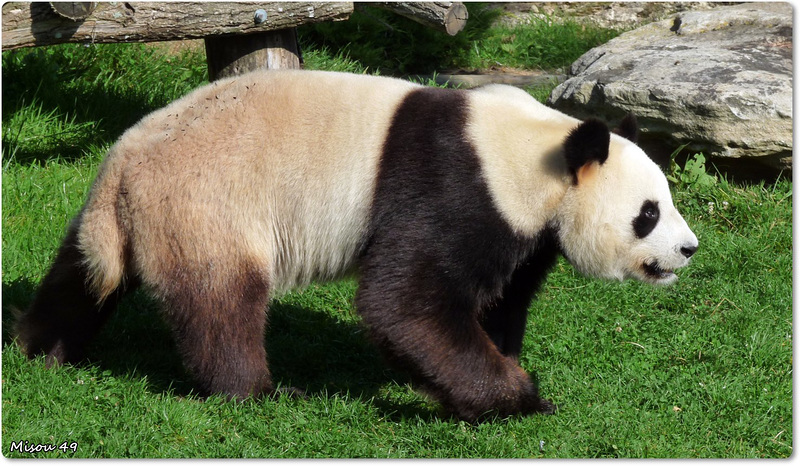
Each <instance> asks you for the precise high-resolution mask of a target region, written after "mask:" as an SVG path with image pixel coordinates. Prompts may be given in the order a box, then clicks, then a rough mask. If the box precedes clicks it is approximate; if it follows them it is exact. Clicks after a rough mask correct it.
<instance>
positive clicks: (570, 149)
mask: <svg viewBox="0 0 800 466" xmlns="http://www.w3.org/2000/svg"><path fill="white" fill-rule="evenodd" d="M610 140H611V132H610V131H609V129H608V126H606V124H605V123H603V122H602V121H600V120H597V119H594V118H590V119H588V120H586V121H584V122H583V123H581V124H580V125H579V126H578V127H577V128H575V129H573V130H572V131H570V133H569V136H567V139H566V140H565V141H564V157H565V158H566V159H567V167H568V168H569V169H570V170H571V171H572V173H573V174H574V173H577V171H578V169H579V168H581V167H582V166H584V165H586V164H588V163H590V162H599V163H600V164H601V165H602V164H603V162H605V161H606V159H607V158H608V145H609V142H610Z"/></svg>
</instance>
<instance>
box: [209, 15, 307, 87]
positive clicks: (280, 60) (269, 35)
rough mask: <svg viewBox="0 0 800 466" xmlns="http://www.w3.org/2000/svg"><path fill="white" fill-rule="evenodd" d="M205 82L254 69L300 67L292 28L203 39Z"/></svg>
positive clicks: (297, 48)
mask: <svg viewBox="0 0 800 466" xmlns="http://www.w3.org/2000/svg"><path fill="white" fill-rule="evenodd" d="M205 43H206V63H207V65H208V79H209V80H210V81H214V80H217V79H222V78H227V77H228V76H234V75H237V74H242V73H246V72H248V71H254V70H257V69H281V68H294V69H297V68H300V50H299V47H298V45H297V34H296V31H295V29H293V28H292V29H281V30H280V31H272V32H263V33H259V34H242V35H234V36H213V37H206V39H205Z"/></svg>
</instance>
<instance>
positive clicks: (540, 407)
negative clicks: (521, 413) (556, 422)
mask: <svg viewBox="0 0 800 466" xmlns="http://www.w3.org/2000/svg"><path fill="white" fill-rule="evenodd" d="M533 410H534V411H535V412H537V413H539V414H555V413H556V411H558V405H557V404H555V403H553V402H552V401H550V400H545V399H544V398H539V401H538V402H537V404H536V406H535V407H534V408H533Z"/></svg>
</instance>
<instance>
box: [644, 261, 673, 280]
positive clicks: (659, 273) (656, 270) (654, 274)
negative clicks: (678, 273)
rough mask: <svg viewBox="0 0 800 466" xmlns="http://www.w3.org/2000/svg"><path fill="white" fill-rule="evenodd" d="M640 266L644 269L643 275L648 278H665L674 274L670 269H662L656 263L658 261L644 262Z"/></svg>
mask: <svg viewBox="0 0 800 466" xmlns="http://www.w3.org/2000/svg"><path fill="white" fill-rule="evenodd" d="M642 268H643V269H644V273H645V275H647V276H648V277H650V278H654V279H656V280H667V279H669V278H672V277H673V276H675V273H674V272H673V271H672V270H670V269H662V268H661V267H660V266H659V265H658V262H653V263H649V264H648V263H646V262H645V263H644V265H643V266H642Z"/></svg>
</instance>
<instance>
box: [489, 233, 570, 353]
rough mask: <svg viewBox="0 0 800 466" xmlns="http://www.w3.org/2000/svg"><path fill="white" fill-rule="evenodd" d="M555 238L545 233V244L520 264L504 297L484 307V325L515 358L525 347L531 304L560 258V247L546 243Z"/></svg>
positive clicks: (543, 240) (506, 287) (502, 348)
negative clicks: (558, 250) (524, 340)
mask: <svg viewBox="0 0 800 466" xmlns="http://www.w3.org/2000/svg"><path fill="white" fill-rule="evenodd" d="M551 240H552V239H551V238H550V237H543V238H542V239H541V240H540V244H544V246H543V247H540V248H539V252H537V253H535V254H533V255H531V257H529V258H528V259H527V260H525V261H524V262H523V263H522V264H521V265H520V266H519V267H517V269H516V270H515V271H514V273H513V274H512V275H511V280H510V281H509V282H508V283H507V284H506V285H505V287H503V293H502V295H501V297H500V298H499V299H496V300H494V301H493V302H492V303H490V304H489V305H487V306H485V307H484V308H483V309H482V310H481V325H482V326H483V329H484V330H486V333H487V334H488V335H489V337H491V339H492V341H493V342H494V344H495V345H496V346H497V348H498V349H499V350H500V352H501V353H503V354H504V355H506V356H510V357H512V358H514V359H519V354H520V351H522V340H523V337H524V336H525V325H526V323H527V320H528V307H529V306H530V303H531V301H532V300H533V296H534V295H535V294H536V292H537V291H538V290H539V287H540V285H541V283H542V282H543V281H544V279H545V276H546V275H547V272H548V271H549V270H550V269H551V268H552V267H553V265H554V264H555V262H556V257H557V253H556V251H557V249H556V248H555V247H554V246H552V244H551V243H543V242H547V241H551Z"/></svg>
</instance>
